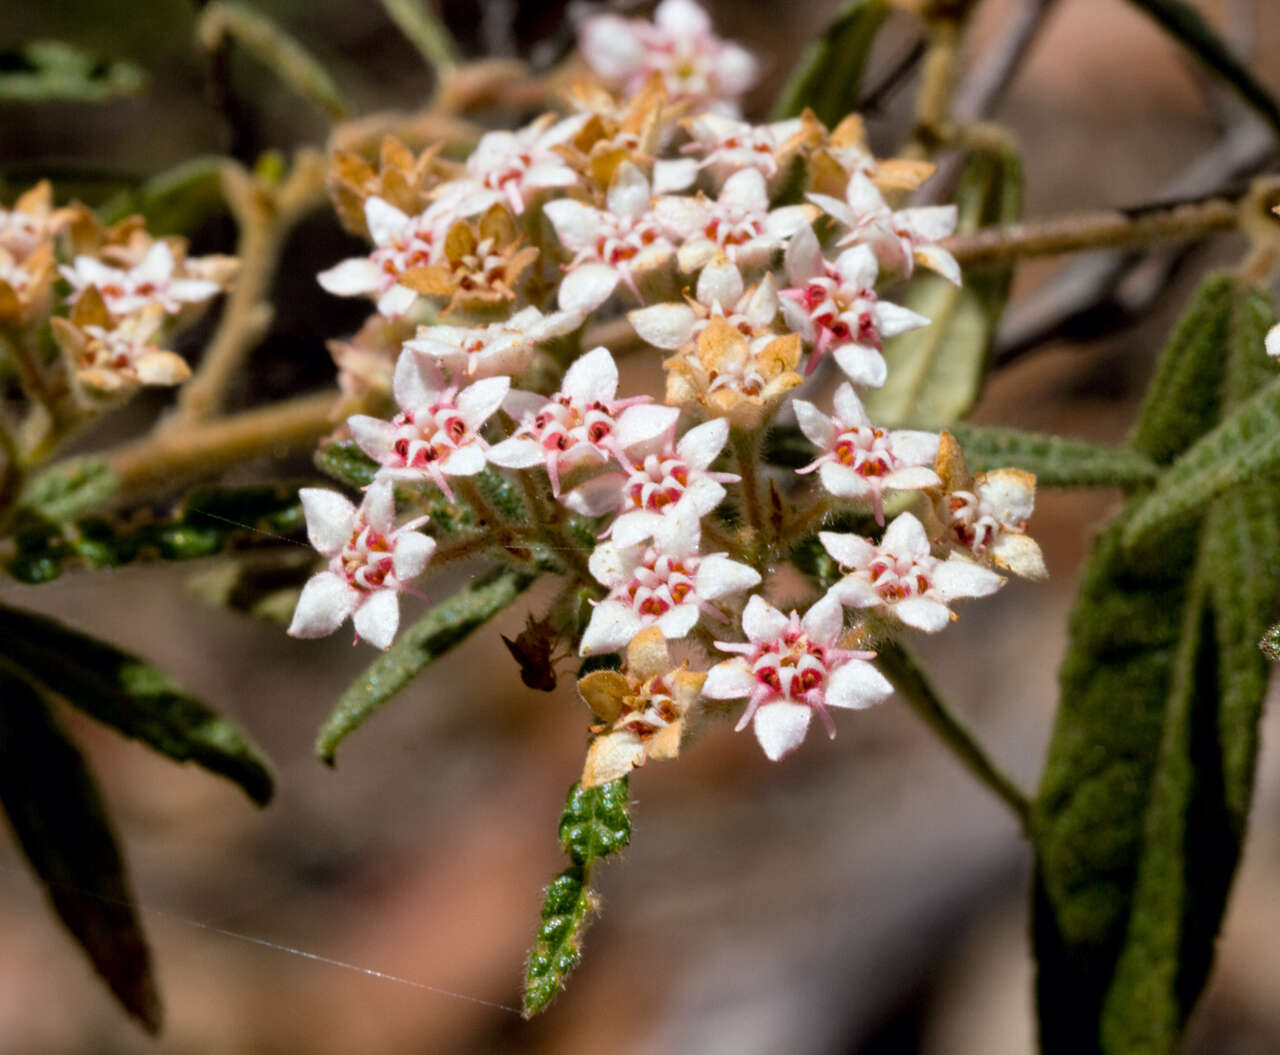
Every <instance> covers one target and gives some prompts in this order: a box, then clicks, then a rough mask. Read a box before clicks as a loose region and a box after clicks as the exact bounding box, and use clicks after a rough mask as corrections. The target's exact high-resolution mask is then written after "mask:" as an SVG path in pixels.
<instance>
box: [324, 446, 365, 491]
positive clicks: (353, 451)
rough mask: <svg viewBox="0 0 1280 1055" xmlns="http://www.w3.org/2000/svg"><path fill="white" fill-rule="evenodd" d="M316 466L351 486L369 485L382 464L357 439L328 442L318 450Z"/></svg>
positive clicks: (327, 474)
mask: <svg viewBox="0 0 1280 1055" xmlns="http://www.w3.org/2000/svg"><path fill="white" fill-rule="evenodd" d="M316 468H317V469H319V470H320V471H321V472H322V473H324V474H325V475H326V476H332V477H333V478H334V479H335V480H337V481H339V482H340V483H344V484H348V485H349V486H351V487H368V486H369V485H370V484H371V483H373V478H374V475H375V474H376V473H377V471H378V469H379V468H380V466H379V465H378V463H377V462H375V461H374V460H373V459H372V458H370V457H369V456H368V455H367V454H365V452H364V451H362V450H361V449H360V447H359V445H358V444H357V443H356V441H355V440H337V441H336V442H334V443H326V444H324V445H323V446H321V447H320V448H319V449H318V450H317V451H316Z"/></svg>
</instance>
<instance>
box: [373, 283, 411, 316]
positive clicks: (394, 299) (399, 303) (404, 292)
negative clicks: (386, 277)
mask: <svg viewBox="0 0 1280 1055" xmlns="http://www.w3.org/2000/svg"><path fill="white" fill-rule="evenodd" d="M417 299H418V294H417V293H415V292H414V291H413V290H411V289H410V288H409V287H408V286H399V285H397V286H392V287H391V288H390V289H389V290H387V291H386V292H385V293H384V294H382V296H380V297H379V298H378V314H379V315H385V316H386V317H387V318H389V319H394V318H399V316H401V315H403V314H404V313H405V312H406V311H408V310H409V309H410V308H411V307H413V302H414V301H415V300H417Z"/></svg>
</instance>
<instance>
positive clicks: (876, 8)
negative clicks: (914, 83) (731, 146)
mask: <svg viewBox="0 0 1280 1055" xmlns="http://www.w3.org/2000/svg"><path fill="white" fill-rule="evenodd" d="M888 13H889V4H888V3H887V2H886V0H850V2H849V3H847V4H845V6H844V7H843V8H842V9H841V11H840V14H839V15H837V16H836V19H835V21H834V22H832V23H831V25H830V26H828V27H827V29H826V31H825V32H824V33H823V34H822V36H820V37H819V38H818V39H817V40H815V41H814V42H813V43H812V44H810V45H809V47H808V48H807V49H806V50H805V53H804V55H803V56H802V57H801V59H800V61H799V63H797V65H796V68H795V70H793V71H792V74H791V76H790V77H789V78H788V80H787V83H786V85H785V86H784V87H783V89H782V94H780V95H779V96H778V101H777V102H776V103H775V104H774V107H773V113H772V120H774V121H781V120H783V119H784V118H787V117H798V116H799V115H800V114H801V112H803V110H804V108H805V107H806V106H807V107H809V108H810V109H812V110H813V112H814V113H815V114H816V115H817V116H818V119H819V120H820V121H822V123H823V124H825V125H827V127H829V128H830V127H834V126H835V125H836V124H838V123H839V122H840V121H841V120H842V119H843V118H844V117H845V116H846V115H847V114H849V113H852V112H853V110H854V108H855V107H856V106H857V102H858V95H859V91H858V88H859V85H861V83H862V74H863V71H864V70H865V69H866V65H867V58H868V56H869V55H870V54H871V46H872V44H873V43H874V41H875V37H876V33H877V32H878V31H879V29H880V24H881V23H882V22H883V21H884V20H885V17H886V16H887V15H888Z"/></svg>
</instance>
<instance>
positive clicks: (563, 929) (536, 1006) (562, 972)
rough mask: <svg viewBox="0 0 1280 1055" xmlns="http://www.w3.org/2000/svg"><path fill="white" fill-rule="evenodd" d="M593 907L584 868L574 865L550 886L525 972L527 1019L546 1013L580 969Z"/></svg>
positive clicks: (525, 1008)
mask: <svg viewBox="0 0 1280 1055" xmlns="http://www.w3.org/2000/svg"><path fill="white" fill-rule="evenodd" d="M593 907H594V898H593V896H592V894H591V891H590V890H589V889H588V888H587V881H586V878H585V876H584V873H583V868H582V866H581V865H570V866H569V867H568V868H566V869H565V870H564V871H563V872H561V873H560V874H559V875H558V876H556V877H555V879H553V880H552V881H551V885H550V886H548V887H547V893H546V897H545V898H544V899H543V902H542V922H541V924H540V925H539V926H538V933H537V936H536V937H535V938H534V941H533V948H532V949H531V950H530V951H529V966H528V968H527V969H526V970H525V980H524V1017H525V1018H532V1017H533V1016H534V1015H536V1014H538V1013H539V1012H540V1011H543V1010H544V1009H545V1008H546V1007H547V1005H548V1004H550V1003H551V1001H552V1000H554V999H555V998H556V996H557V995H558V994H559V993H560V990H561V989H563V988H564V983H565V981H566V980H567V979H568V977H569V975H570V974H572V973H573V969H574V968H575V967H577V966H578V958H579V957H580V956H581V954H582V935H583V932H584V931H586V929H587V922H588V917H589V915H590V913H591V910H592V908H593Z"/></svg>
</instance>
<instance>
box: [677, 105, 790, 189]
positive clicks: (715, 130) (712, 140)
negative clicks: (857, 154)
mask: <svg viewBox="0 0 1280 1055" xmlns="http://www.w3.org/2000/svg"><path fill="white" fill-rule="evenodd" d="M684 126H685V128H687V129H688V131H689V137H690V139H691V140H692V141H691V142H690V143H688V144H687V145H686V146H685V147H684V150H685V151H686V152H687V153H691V154H702V155H703V158H702V161H701V162H699V164H698V167H699V168H709V169H710V170H711V172H712V173H713V174H715V176H716V177H717V178H718V179H725V178H727V177H728V176H729V175H730V174H731V173H733V172H737V171H738V170H740V169H745V168H754V169H759V170H760V173H761V175H763V176H764V178H765V179H766V180H773V179H775V178H776V177H777V176H778V174H779V173H780V172H781V171H782V162H784V161H786V160H788V159H789V158H790V157H791V156H792V155H793V154H794V153H795V151H796V150H798V149H799V147H800V145H801V142H802V141H803V140H804V138H805V128H806V122H805V120H804V118H802V117H792V118H788V119H787V120H785V121H775V122H773V123H772V124H765V125H753V124H750V123H748V122H746V121H737V120H734V119H733V118H732V117H726V116H724V115H723V114H717V113H714V112H707V113H703V114H699V115H698V116H697V117H694V118H691V119H690V120H688V121H686V122H684Z"/></svg>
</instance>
